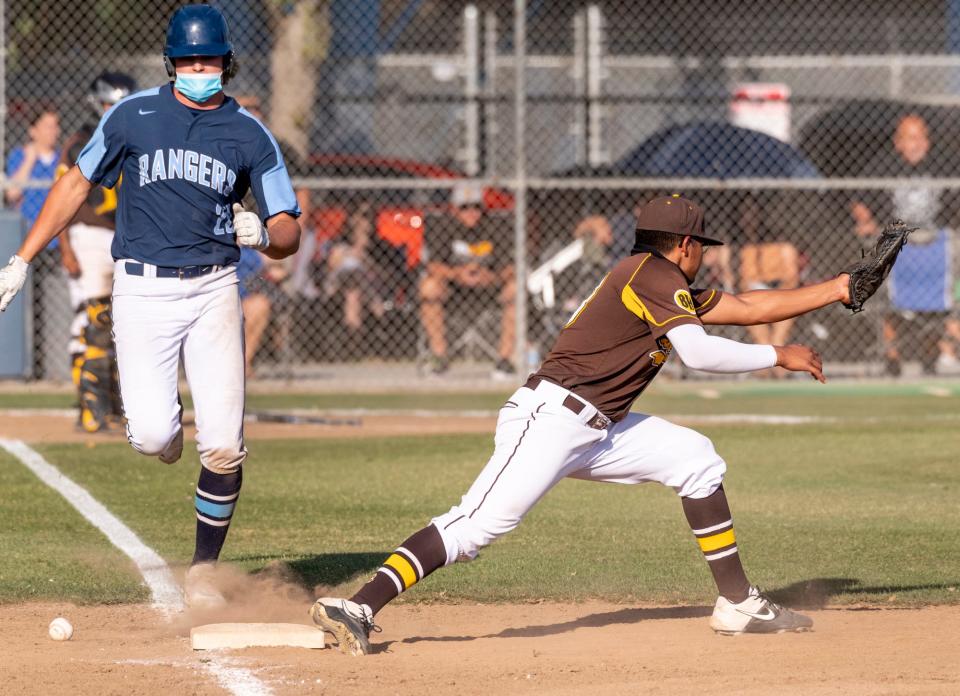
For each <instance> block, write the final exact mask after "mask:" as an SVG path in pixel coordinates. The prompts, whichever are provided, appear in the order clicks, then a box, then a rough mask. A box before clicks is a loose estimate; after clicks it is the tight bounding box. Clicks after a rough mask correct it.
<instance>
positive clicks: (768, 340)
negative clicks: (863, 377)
mask: <svg viewBox="0 0 960 696" xmlns="http://www.w3.org/2000/svg"><path fill="white" fill-rule="evenodd" d="M738 212H739V220H738V223H739V224H738V225H737V227H738V229H739V239H740V241H741V246H740V253H739V267H740V283H739V285H740V291H741V292H747V291H749V290H777V289H780V290H788V289H791V288H795V287H798V286H799V285H800V252H799V251H798V250H797V247H795V246H794V245H793V243H792V242H790V241H788V240H786V239H783V238H782V236H781V235H778V234H776V230H775V228H774V224H771V223H772V222H773V221H772V220H771V218H774V217H776V216H777V215H778V214H782V212H783V211H776V209H775V208H772V209H771V210H767V211H764V210H763V208H762V206H761V204H760V202H759V201H758V200H757V199H756V198H755V197H754V196H751V195H747V196H746V197H745V198H744V199H743V200H742V202H741V204H740V206H739V211H738ZM793 323H794V320H793V319H786V320H784V321H778V322H777V323H775V324H758V325H756V326H748V327H747V332H748V333H749V334H750V340H751V341H752V342H753V343H760V344H771V345H775V346H785V345H787V344H789V343H790V331H791V329H792V328H793ZM758 374H762V373H758ZM772 374H773V375H774V376H776V377H786V376H787V375H788V374H789V373H788V372H787V371H786V370H783V369H781V368H776V369H774V371H773V373H772Z"/></svg>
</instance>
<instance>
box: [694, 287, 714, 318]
mask: <svg viewBox="0 0 960 696" xmlns="http://www.w3.org/2000/svg"><path fill="white" fill-rule="evenodd" d="M716 297H717V291H716V290H711V291H710V294H709V295H707V299H705V300H704V301H703V302H701V303H700V304H698V305H697V313H698V314H699V313H700V310H701V309H704V308H705V307H706V306H707V305H709V304H710V303H711V302H713V301H714V299H716Z"/></svg>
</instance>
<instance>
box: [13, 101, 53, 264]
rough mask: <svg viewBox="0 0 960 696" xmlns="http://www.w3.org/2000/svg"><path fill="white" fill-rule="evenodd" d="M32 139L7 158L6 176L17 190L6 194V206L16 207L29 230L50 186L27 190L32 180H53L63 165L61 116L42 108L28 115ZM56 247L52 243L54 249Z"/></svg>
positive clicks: (14, 150) (29, 134)
mask: <svg viewBox="0 0 960 696" xmlns="http://www.w3.org/2000/svg"><path fill="white" fill-rule="evenodd" d="M28 118H29V124H30V127H29V128H28V130H27V135H28V137H29V138H30V139H29V140H28V141H27V142H26V143H25V144H24V145H21V146H19V147H15V148H13V150H11V151H10V154H9V155H8V157H7V176H8V177H9V178H10V180H11V182H12V183H13V184H14V186H12V187H10V188H8V189H7V191H6V200H7V205H9V206H11V207H15V208H17V209H18V210H19V211H20V214H21V215H23V217H24V219H25V220H26V221H27V227H30V226H31V225H33V222H34V220H36V219H37V215H39V214H40V209H41V208H42V207H43V202H44V200H46V198H47V192H48V191H49V190H50V187H49V186H38V187H27V186H26V185H25V184H26V182H27V181H30V180H31V179H50V180H52V179H53V178H54V176H55V174H56V171H57V163H58V162H59V161H60V151H59V149H58V148H57V144H58V142H59V141H60V116H59V115H58V114H57V112H56V111H55V110H54V109H52V108H47V107H39V108H37V109H36V110H34V111H33V112H32V113H31V114H30V115H29V117H28ZM55 245H56V244H55V242H54V243H51V245H50V246H51V247H54V246H55Z"/></svg>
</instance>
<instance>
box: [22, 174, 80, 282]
mask: <svg viewBox="0 0 960 696" xmlns="http://www.w3.org/2000/svg"><path fill="white" fill-rule="evenodd" d="M91 188H93V184H91V183H90V182H89V181H87V178H86V177H85V176H84V175H83V174H82V173H81V172H80V168H79V167H77V166H76V165H74V166H73V167H70V169H69V170H68V171H67V173H66V174H64V175H63V176H61V177H60V178H59V179H57V181H56V183H54V185H53V187H52V188H51V189H50V193H49V194H47V199H46V200H45V201H44V202H43V208H42V209H41V210H40V215H38V216H37V219H36V221H35V222H34V223H33V227H31V228H30V232H29V233H28V234H27V238H26V239H25V240H23V245H22V246H21V247H20V251H18V252H17V256H19V257H20V258H21V259H23V260H24V261H26V262H27V263H30V262H31V261H33V259H34V257H35V256H36V255H37V254H39V253H40V252H41V251H42V250H43V249H44V248H46V246H47V244H49V243H50V241H51V240H52V239H53V238H54V237H56V236H57V235H58V234H60V232H61V231H62V230H63V229H64V228H65V227H66V226H67V225H68V224H69V223H70V221H71V220H72V219H73V216H74V215H76V214H77V211H78V210H80V206H81V205H83V202H84V201H85V200H87V196H88V195H89V194H90V189H91Z"/></svg>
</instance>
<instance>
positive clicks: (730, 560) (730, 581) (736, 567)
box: [682, 485, 750, 602]
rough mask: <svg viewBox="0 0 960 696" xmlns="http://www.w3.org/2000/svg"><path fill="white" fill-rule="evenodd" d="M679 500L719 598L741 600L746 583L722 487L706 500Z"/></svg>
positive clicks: (748, 588)
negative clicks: (711, 575) (714, 583)
mask: <svg viewBox="0 0 960 696" xmlns="http://www.w3.org/2000/svg"><path fill="white" fill-rule="evenodd" d="M682 501H683V512H684V514H685V515H686V516H687V522H688V523H689V524H690V528H691V529H692V530H693V535H694V536H695V537H696V538H697V543H698V544H699V545H700V550H701V551H702V552H703V556H704V558H706V559H707V565H709V566H710V572H711V573H713V579H714V581H715V582H716V583H717V590H718V592H719V593H720V596H721V597H725V598H726V599H728V600H729V601H731V602H741V601H743V600H744V599H746V597H747V594H748V593H749V592H750V583H749V582H748V581H747V576H746V574H745V573H744V572H743V565H741V563H740V553H739V551H738V550H737V539H736V536H735V535H734V533H733V518H732V516H731V515H730V506H729V505H728V504H727V494H726V493H724V491H723V486H722V485H721V486H720V487H719V488H718V489H717V490H716V491H714V492H713V493H712V494H710V495H708V496H707V497H706V498H682Z"/></svg>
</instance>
